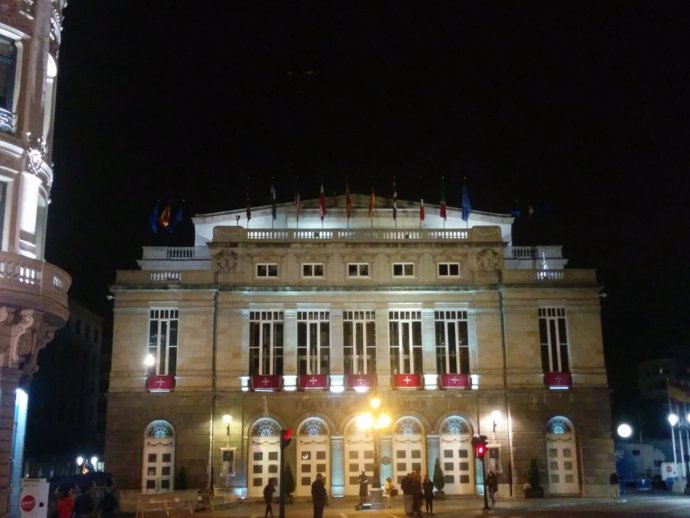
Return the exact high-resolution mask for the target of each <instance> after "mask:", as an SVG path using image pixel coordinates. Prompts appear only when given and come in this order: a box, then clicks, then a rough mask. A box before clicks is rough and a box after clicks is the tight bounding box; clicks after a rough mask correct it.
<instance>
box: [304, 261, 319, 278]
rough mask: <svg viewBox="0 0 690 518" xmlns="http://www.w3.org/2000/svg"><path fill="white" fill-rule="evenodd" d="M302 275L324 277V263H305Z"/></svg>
mask: <svg viewBox="0 0 690 518" xmlns="http://www.w3.org/2000/svg"><path fill="white" fill-rule="evenodd" d="M302 277H323V264H320V263H317V264H309V263H308V264H303V265H302Z"/></svg>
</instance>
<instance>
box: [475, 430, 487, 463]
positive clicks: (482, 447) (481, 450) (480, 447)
mask: <svg viewBox="0 0 690 518" xmlns="http://www.w3.org/2000/svg"><path fill="white" fill-rule="evenodd" d="M486 443H487V441H486V435H475V436H474V437H472V446H473V447H474V454H475V455H476V456H477V458H478V459H483V458H484V455H486Z"/></svg>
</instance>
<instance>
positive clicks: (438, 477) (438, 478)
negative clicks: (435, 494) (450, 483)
mask: <svg viewBox="0 0 690 518" xmlns="http://www.w3.org/2000/svg"><path fill="white" fill-rule="evenodd" d="M433 482H434V487H435V488H436V489H437V490H438V491H441V492H442V491H443V486H445V485H446V478H445V476H444V475H443V470H442V469H441V460H440V459H439V458H438V457H436V463H435V464H434V480H433Z"/></svg>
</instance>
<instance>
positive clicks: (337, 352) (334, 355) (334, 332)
mask: <svg viewBox="0 0 690 518" xmlns="http://www.w3.org/2000/svg"><path fill="white" fill-rule="evenodd" d="M330 355H331V361H330V373H331V374H343V373H344V372H345V371H344V369H345V365H344V357H343V310H342V309H331V350H330Z"/></svg>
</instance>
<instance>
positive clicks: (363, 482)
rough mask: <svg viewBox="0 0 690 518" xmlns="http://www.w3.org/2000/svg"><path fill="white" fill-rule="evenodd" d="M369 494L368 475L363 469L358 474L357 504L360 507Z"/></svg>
mask: <svg viewBox="0 0 690 518" xmlns="http://www.w3.org/2000/svg"><path fill="white" fill-rule="evenodd" d="M367 496H369V477H367V474H366V472H365V471H364V470H362V473H361V475H360V476H359V506H360V507H362V506H363V505H364V502H366V500H367Z"/></svg>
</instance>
